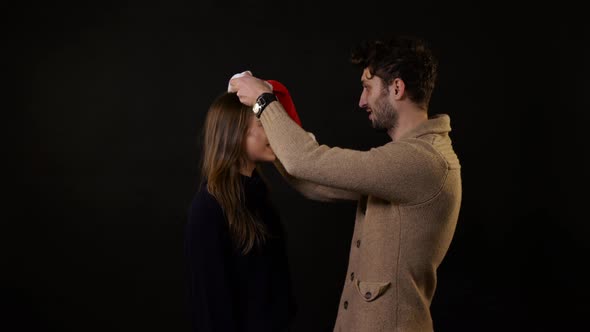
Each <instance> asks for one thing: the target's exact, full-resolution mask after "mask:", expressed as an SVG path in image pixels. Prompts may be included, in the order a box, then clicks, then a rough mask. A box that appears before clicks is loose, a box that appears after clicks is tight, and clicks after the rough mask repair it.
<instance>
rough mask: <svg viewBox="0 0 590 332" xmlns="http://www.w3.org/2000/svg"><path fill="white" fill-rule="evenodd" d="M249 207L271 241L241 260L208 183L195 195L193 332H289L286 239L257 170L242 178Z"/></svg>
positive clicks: (189, 229)
mask: <svg viewBox="0 0 590 332" xmlns="http://www.w3.org/2000/svg"><path fill="white" fill-rule="evenodd" d="M241 179H242V181H243V182H242V183H243V184H244V193H245V196H246V206H247V208H248V209H250V210H251V211H252V212H254V213H257V214H258V215H259V216H260V217H261V221H262V222H263V223H264V224H265V226H266V229H267V231H268V232H269V234H270V236H269V237H268V238H267V240H266V242H265V243H264V244H263V245H262V246H258V247H256V246H255V247H254V248H253V249H252V250H251V251H250V252H249V253H248V254H246V255H242V254H241V253H240V251H239V250H237V249H236V248H235V246H234V245H233V244H232V241H231V237H230V233H229V228H228V222H227V219H226V218H225V216H224V214H223V211H222V209H221V206H220V205H219V203H218V202H217V200H216V199H215V198H214V197H213V196H212V195H211V194H209V192H208V191H207V187H206V182H205V183H204V184H203V185H202V186H201V187H200V188H199V190H198V191H197V193H196V194H195V196H194V199H193V201H192V204H191V207H190V210H189V220H188V223H187V224H186V230H185V250H186V258H187V263H188V264H187V268H188V282H189V285H188V288H189V307H190V315H191V319H192V323H193V330H194V331H202V332H205V331H224V332H226V331H227V332H233V331H236V332H237V331H240V332H242V331H256V332H266V331H272V332H274V331H287V328H288V325H289V323H290V321H291V319H292V317H293V314H294V309H295V307H294V301H293V297H292V293H291V285H290V277H289V268H288V262H287V255H286V250H285V234H284V232H283V228H282V225H281V222H280V219H279V215H278V213H277V212H276V210H275V209H274V208H273V206H272V204H271V202H270V200H269V199H268V197H267V189H266V186H265V183H264V182H263V181H262V179H261V177H260V176H259V174H258V173H257V171H256V170H254V173H253V174H252V177H247V176H244V175H241Z"/></svg>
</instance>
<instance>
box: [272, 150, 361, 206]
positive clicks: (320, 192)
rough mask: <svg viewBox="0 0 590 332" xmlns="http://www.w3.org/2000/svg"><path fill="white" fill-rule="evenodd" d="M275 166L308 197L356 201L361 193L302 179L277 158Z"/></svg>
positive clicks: (326, 200)
mask: <svg viewBox="0 0 590 332" xmlns="http://www.w3.org/2000/svg"><path fill="white" fill-rule="evenodd" d="M274 165H275V167H276V168H277V170H278V171H279V173H280V174H281V175H282V176H283V178H284V179H285V180H286V181H287V183H289V185H290V186H291V187H293V188H294V189H295V190H297V191H298V192H299V193H301V194H302V195H303V196H305V197H306V198H308V199H311V200H314V201H321V202H337V201H356V200H358V199H359V198H360V195H359V194H357V193H354V192H351V191H346V190H341V189H336V188H331V187H328V186H323V185H320V184H317V183H313V182H311V181H305V180H300V179H298V178H296V177H294V176H292V175H291V174H289V173H288V172H287V170H286V169H285V166H283V164H282V163H281V162H280V160H278V159H277V160H276V161H275V162H274Z"/></svg>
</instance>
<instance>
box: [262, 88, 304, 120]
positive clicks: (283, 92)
mask: <svg viewBox="0 0 590 332" xmlns="http://www.w3.org/2000/svg"><path fill="white" fill-rule="evenodd" d="M267 82H268V83H270V85H272V90H273V92H274V94H275V96H277V99H278V100H279V102H280V103H281V105H283V108H284V109H285V111H286V112H287V114H288V115H289V116H290V117H291V119H293V121H295V122H296V123H297V124H298V125H299V127H301V120H300V119H299V115H298V114H297V111H296V110H295V104H294V103H293V99H291V95H290V94H289V90H287V87H286V86H285V85H284V84H283V83H281V82H279V81H275V80H267Z"/></svg>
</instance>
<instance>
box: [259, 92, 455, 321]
mask: <svg viewBox="0 0 590 332" xmlns="http://www.w3.org/2000/svg"><path fill="white" fill-rule="evenodd" d="M261 121H262V124H263V126H264V129H265V131H266V135H267V136H268V139H269V141H270V144H271V147H272V148H273V150H274V152H275V154H276V155H277V157H278V158H279V159H280V161H281V162H282V164H283V165H284V168H285V169H286V171H287V172H288V173H289V174H291V175H292V176H293V177H294V178H291V179H290V181H291V182H292V184H293V185H294V186H295V188H297V189H298V190H299V191H301V192H302V193H303V194H304V195H305V196H307V197H309V198H312V199H316V200H323V201H330V200H340V199H354V200H358V207H357V211H356V221H355V227H354V234H353V238H352V243H351V248H350V257H349V263H348V264H349V265H348V272H347V274H346V277H345V278H346V282H345V284H344V289H343V290H342V295H341V300H340V306H339V309H338V317H337V319H336V324H335V326H334V331H351V332H373V331H391V332H393V331H404V332H405V331H420V332H424V331H432V330H433V324H432V319H431V315H430V304H431V301H432V298H433V296H434V292H435V288H436V269H437V268H438V266H439V265H440V264H441V262H442V260H443V258H444V256H445V254H446V252H447V250H448V248H449V245H450V243H451V240H452V238H453V234H454V231H455V226H456V224H457V218H458V215H459V209H460V205H461V170H460V169H461V166H460V164H459V160H458V158H457V156H456V154H455V152H454V151H453V147H452V145H451V139H450V138H449V132H450V131H451V127H450V118H449V116H448V115H444V114H443V115H439V116H435V117H432V118H431V119H429V120H428V121H427V122H426V123H424V124H422V125H420V126H419V127H417V128H415V129H414V130H412V131H411V132H409V133H407V134H406V135H404V136H403V137H401V138H400V139H399V140H398V141H396V142H390V143H387V144H385V145H383V146H380V147H377V148H373V149H371V150H369V151H354V150H348V149H341V148H337V147H334V148H330V147H327V146H325V145H318V143H317V142H316V141H315V140H314V139H313V138H312V137H311V136H310V135H308V134H307V133H306V132H305V131H304V130H303V129H302V128H301V127H299V126H298V125H297V124H296V123H295V122H293V121H292V120H291V118H290V117H289V116H288V115H287V114H286V113H285V111H284V109H283V107H282V106H281V104H280V103H278V102H273V103H271V104H270V105H269V106H267V108H266V109H265V110H264V112H263V113H262V116H261Z"/></svg>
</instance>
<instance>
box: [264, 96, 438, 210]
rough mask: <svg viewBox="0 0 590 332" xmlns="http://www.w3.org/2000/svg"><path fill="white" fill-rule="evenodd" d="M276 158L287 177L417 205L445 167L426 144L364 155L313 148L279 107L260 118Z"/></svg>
mask: <svg viewBox="0 0 590 332" xmlns="http://www.w3.org/2000/svg"><path fill="white" fill-rule="evenodd" d="M260 119H261V121H262V125H263V126H264V130H265V132H266V135H267V137H268V140H269V142H270V145H271V147H272V149H273V151H274V152H275V154H276V156H277V158H279V159H280V160H281V163H282V164H283V165H284V166H285V169H286V171H287V172H288V173H289V174H291V175H292V176H294V177H296V178H298V179H300V180H306V181H311V182H313V183H317V184H320V185H324V186H328V187H333V188H338V189H341V190H345V191H351V192H355V193H359V194H361V195H367V196H368V195H372V196H376V197H379V198H381V199H384V200H388V201H393V202H396V203H398V204H406V203H418V202H423V201H425V200H426V199H428V198H430V197H432V196H433V195H434V194H435V193H436V192H438V190H440V188H441V186H442V183H443V181H444V178H445V176H446V174H447V166H446V163H445V161H444V159H442V157H440V156H439V155H438V154H437V153H436V151H434V150H433V148H432V147H431V146H429V145H428V143H427V142H425V141H421V140H418V139H414V140H413V141H411V142H409V141H401V142H390V143H387V144H385V145H383V146H380V147H378V148H373V149H371V150H369V151H356V150H350V149H342V148H338V147H333V148H331V147H328V146H326V145H319V144H318V143H317V142H316V141H315V140H314V139H313V138H311V137H310V136H309V135H308V134H307V133H306V132H305V130H303V129H302V128H301V127H299V126H298V125H297V124H296V123H295V122H293V121H292V120H291V119H290V118H289V116H288V115H287V114H286V113H285V111H284V110H283V107H282V106H281V104H280V103H276V102H273V103H271V104H269V105H268V106H267V107H266V109H265V111H264V112H263V113H262V115H261V117H260Z"/></svg>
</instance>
